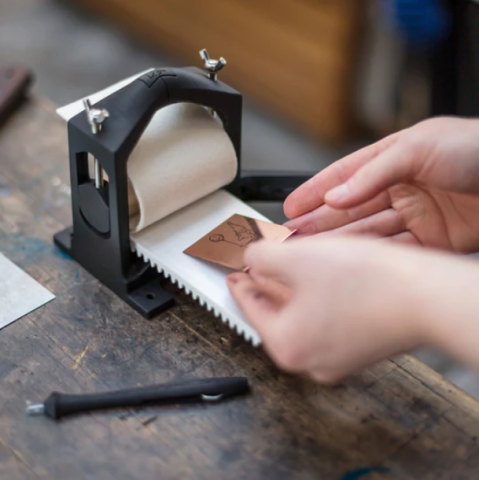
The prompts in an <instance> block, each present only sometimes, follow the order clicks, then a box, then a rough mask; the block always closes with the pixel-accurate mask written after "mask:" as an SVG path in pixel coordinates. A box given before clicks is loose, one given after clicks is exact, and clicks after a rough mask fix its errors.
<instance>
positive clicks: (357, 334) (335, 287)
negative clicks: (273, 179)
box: [228, 235, 479, 383]
mask: <svg viewBox="0 0 479 480" xmlns="http://www.w3.org/2000/svg"><path fill="white" fill-rule="evenodd" d="M245 261H246V264H247V265H249V266H250V273H249V274H245V273H235V274H232V275H230V277H228V285H229V288H230V291H231V293H232V295H233V297H234V298H235V300H236V301H237V303H238V305H239V307H240V308H241V309H242V311H243V312H244V314H245V316H246V317H247V319H248V321H249V322H250V324H251V325H252V326H253V327H254V328H255V329H256V330H257V331H258V333H259V335H260V337H261V339H262V341H263V345H264V347H265V349H266V350H267V351H268V353H269V354H270V356H271V357H272V359H273V360H274V361H275V362H276V363H277V364H278V366H280V367H281V368H283V369H284V370H287V371H290V372H295V373H307V374H309V375H310V376H312V377H313V378H314V379H315V380H317V381H318V382H324V383H331V382H336V381H338V380H340V379H341V378H343V377H344V376H346V375H348V374H351V373H353V372H355V371H358V370H360V369H363V368H365V367H367V366H369V365H371V364H374V363H376V362H378V361H380V360H383V359H386V358H388V357H390V356H394V355H396V354H399V353H402V352H405V351H407V350H409V349H411V348H415V347H418V346H420V345H422V344H425V343H431V344H435V345H439V344H440V340H439V339H438V338H436V336H440V332H443V334H442V337H441V339H442V338H444V339H446V342H445V343H444V345H440V346H441V347H443V348H449V346H450V345H449V344H448V345H446V343H448V342H449V343H450V344H451V345H452V343H454V342H455V343H454V345H452V346H451V348H450V352H451V353H453V354H455V355H458V356H459V355H462V354H463V352H467V351H468V348H467V346H466V343H468V341H469V340H467V338H471V336H470V333H469V334H468V333H465V335H464V337H465V339H463V340H461V341H462V343H461V341H459V339H455V338H454V332H455V331H456V332H457V328H458V325H457V321H458V320H457V318H458V317H457V315H456V314H458V312H460V311H461V309H466V310H467V309H469V310H471V312H470V315H469V313H467V312H469V310H467V311H466V313H464V314H461V318H463V319H466V318H468V320H467V321H468V322H470V323H471V325H463V327H461V328H462V330H464V332H467V331H468V329H469V332H472V331H476V330H477V328H478V327H477V322H476V321H475V319H476V318H477V311H475V310H474V309H471V308H470V305H467V306H466V303H467V302H465V301H464V297H465V296H467V297H468V298H475V297H476V296H475V295H474V292H472V294H471V295H469V294H468V293H467V291H468V290H466V289H472V290H474V288H475V287H474V284H476V285H477V284H478V283H479V268H478V267H477V266H476V265H472V266H471V265H470V262H467V261H465V260H463V259H460V258H459V257H456V256H454V255H450V254H440V253H436V252H428V251H423V250H422V249H419V248H417V247H405V246H398V245H393V244H389V243H387V242H383V241H381V240H370V239H369V240H366V239H360V238H355V237H349V238H348V237H338V238H335V239H331V238H329V239H328V238H324V237H323V236H322V235H317V236H315V237H308V238H304V239H299V240H291V241H288V242H286V243H284V244H277V243H272V242H259V243H257V244H255V245H252V246H250V247H249V248H248V249H247V251H246V256H245ZM469 293H471V292H469ZM446 302H449V303H447V304H446ZM476 303H477V302H476ZM474 308H476V307H474ZM464 321H466V320H464ZM441 322H442V323H443V324H444V325H442V324H441ZM448 322H456V323H455V324H454V325H452V323H451V324H449V323H448ZM446 332H447V333H446ZM451 332H452V333H453V334H452V335H451ZM456 340H457V341H456ZM469 350H470V351H471V352H472V353H473V352H475V351H477V342H476V343H475V344H473V345H471V346H470V347H469ZM472 353H471V355H472ZM464 355H465V353H464ZM476 357H477V355H476ZM465 360H466V361H469V359H468V358H467V359H465Z"/></svg>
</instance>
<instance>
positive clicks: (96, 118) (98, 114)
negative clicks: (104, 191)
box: [83, 98, 110, 189]
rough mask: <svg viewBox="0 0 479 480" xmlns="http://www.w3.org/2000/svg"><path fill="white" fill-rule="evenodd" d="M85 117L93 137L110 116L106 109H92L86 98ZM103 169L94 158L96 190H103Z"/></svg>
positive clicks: (84, 103) (84, 102) (84, 101)
mask: <svg viewBox="0 0 479 480" xmlns="http://www.w3.org/2000/svg"><path fill="white" fill-rule="evenodd" d="M83 105H84V107H85V112H86V117H87V120H88V123H89V124H90V125H91V131H92V133H93V134H94V135H96V134H97V133H98V132H100V131H101V129H102V127H103V122H104V121H105V120H106V119H107V118H108V117H109V116H110V113H109V112H108V110H106V109H104V108H103V109H99V108H92V106H91V102H90V100H89V99H88V98H87V99H85V100H83ZM103 178H104V176H103V169H102V168H101V165H100V162H99V161H98V160H97V159H96V158H95V187H96V188H97V189H100V188H103V186H104V184H105V182H104V179H103Z"/></svg>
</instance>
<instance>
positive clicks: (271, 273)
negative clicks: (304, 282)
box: [245, 240, 298, 286]
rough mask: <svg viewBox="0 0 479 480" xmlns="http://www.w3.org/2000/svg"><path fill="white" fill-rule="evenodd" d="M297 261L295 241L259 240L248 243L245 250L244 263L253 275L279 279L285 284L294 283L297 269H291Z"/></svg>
mask: <svg viewBox="0 0 479 480" xmlns="http://www.w3.org/2000/svg"><path fill="white" fill-rule="evenodd" d="M297 261H298V252H297V248H296V242H295V241H294V240H293V241H290V242H287V243H277V242H272V241H260V242H256V243H254V244H252V245H250V246H249V247H248V248H247V249H246V252H245V265H248V266H249V267H250V270H251V272H252V274H253V275H259V276H262V277H272V278H273V279H281V281H282V282H283V283H284V284H286V285H287V286H291V285H292V284H294V283H296V280H297V278H296V277H297V270H296V269H291V268H290V265H294V264H295V262H297Z"/></svg>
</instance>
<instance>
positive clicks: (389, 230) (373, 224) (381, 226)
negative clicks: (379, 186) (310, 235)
mask: <svg viewBox="0 0 479 480" xmlns="http://www.w3.org/2000/svg"><path fill="white" fill-rule="evenodd" d="M404 230H405V226H404V221H403V219H402V217H401V216H400V215H399V213H398V212H396V210H394V209H393V208H389V209H387V210H384V211H382V212H379V213H376V214H374V215H371V216H369V217H367V218H363V219H361V220H358V221H357V222H353V223H350V224H349V225H345V226H344V227H340V228H336V229H335V230H330V231H329V232H325V233H323V234H322V235H328V234H330V235H368V236H371V237H391V236H392V235H398V234H401V233H403V232H404ZM404 233H405V232H404Z"/></svg>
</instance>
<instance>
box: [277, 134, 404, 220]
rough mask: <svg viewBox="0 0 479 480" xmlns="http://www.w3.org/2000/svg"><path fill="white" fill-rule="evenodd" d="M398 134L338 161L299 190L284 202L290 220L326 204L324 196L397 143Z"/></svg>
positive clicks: (285, 211)
mask: <svg viewBox="0 0 479 480" xmlns="http://www.w3.org/2000/svg"><path fill="white" fill-rule="evenodd" d="M396 138H397V134H396V135H392V136H390V137H386V138H384V139H383V140H381V141H380V142H377V143H375V144H373V145H370V146H368V147H366V148H363V149H361V150H359V151H357V152H355V153H353V154H351V155H348V156H347V157H345V158H343V159H342V160H338V161H337V162H335V163H333V164H332V165H331V166H329V167H327V168H326V169H324V170H323V171H322V172H320V173H318V174H317V175H315V176H314V177H313V178H311V179H310V180H308V181H307V182H306V183H304V184H303V185H301V186H300V187H299V188H297V189H296V190H295V191H294V192H293V193H291V195H289V197H288V198H287V199H286V201H285V202H284V213H285V215H286V216H287V217H288V218H291V219H293V218H297V217H299V216H300V215H304V214H305V213H308V212H311V211H312V210H314V209H316V208H318V207H319V206H321V205H322V204H323V203H324V196H325V195H326V193H327V192H328V191H329V190H331V189H332V188H334V187H336V186H338V185H341V184H343V183H344V182H345V181H347V180H348V179H349V178H350V177H351V176H352V175H353V174H354V173H356V171H357V170H358V169H359V168H361V167H362V166H363V165H365V164H367V163H368V162H370V161H371V160H373V159H374V158H375V157H377V156H378V155H379V154H381V153H382V152H384V151H385V150H387V149H388V148H389V147H391V145H393V144H394V143H395V142H396Z"/></svg>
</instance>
